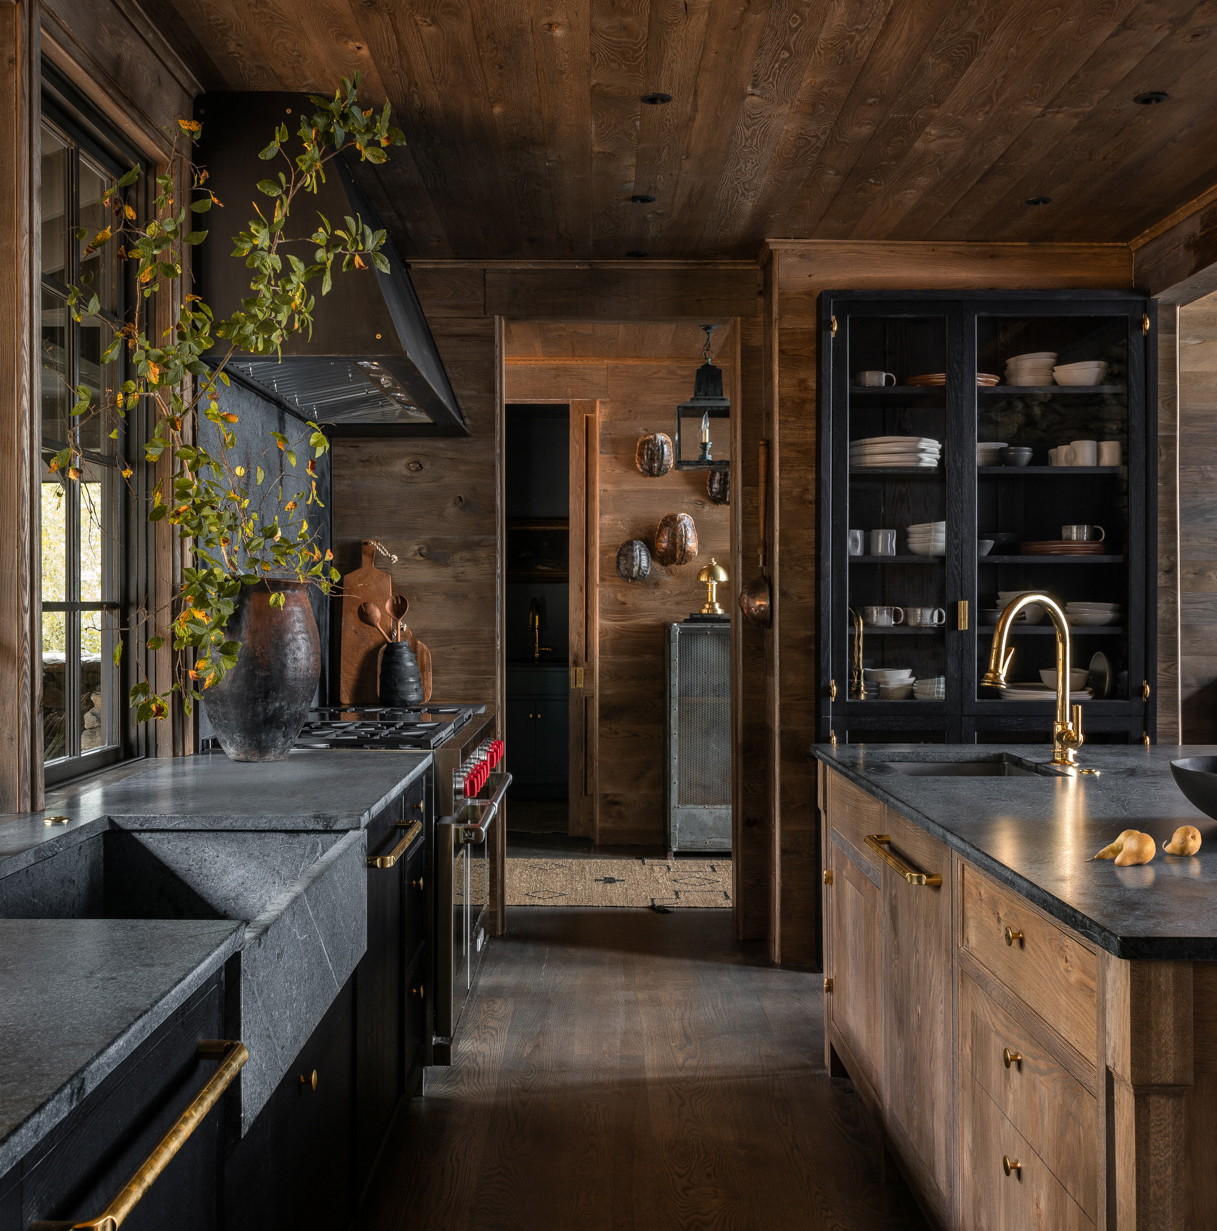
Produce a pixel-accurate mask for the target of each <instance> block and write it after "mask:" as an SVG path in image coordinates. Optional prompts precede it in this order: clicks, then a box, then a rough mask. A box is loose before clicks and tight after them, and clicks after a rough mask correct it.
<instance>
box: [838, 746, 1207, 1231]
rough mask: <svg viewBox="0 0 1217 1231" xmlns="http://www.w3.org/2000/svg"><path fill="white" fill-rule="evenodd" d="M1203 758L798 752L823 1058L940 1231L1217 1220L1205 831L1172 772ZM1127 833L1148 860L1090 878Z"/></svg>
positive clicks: (971, 750)
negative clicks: (818, 923)
mask: <svg viewBox="0 0 1217 1231" xmlns="http://www.w3.org/2000/svg"><path fill="white" fill-rule="evenodd" d="M1211 751H1212V750H1211V749H1200V748H1140V747H1138V748H1130V747H1114V746H1105V747H1094V748H1090V747H1087V748H1084V749H1083V753H1082V757H1081V760H1082V763H1083V765H1084V766H1086V767H1089V768H1094V769H1098V770H1099V771H1100V774H1099V775H1098V776H1064V775H1059V774H1057V773H1055V772H1053V770H1052V767H1050V766H1048V765H1046V764H1045V763H1046V762H1047V760H1048V754H1047V751H1046V750H1045V749H1044V748H1039V747H1036V746H1029V745H1025V744H1020V745H1016V746H1008V747H1006V746H987V745H986V746H980V745H971V746H964V745H955V746H943V745H905V746H901V745H890V744H885V745H882V746H878V745H876V746H871V747H867V746H866V745H850V746H838V747H836V748H834V747H830V746H817V747H816V748H814V749H813V752H814V754H815V756H816V757H817V758H818V759H819V761H820V762H821V766H820V788H819V804H820V808H821V811H822V814H823V820H824V824H823V826H822V842H823V868H824V882H825V889H824V928H825V933H824V934H825V1035H826V1040H827V1052H828V1062H829V1063H830V1064H831V1065H832V1066H833V1067H834V1068H837V1069H838V1070H840V1069H844V1070H845V1071H847V1072H848V1074H849V1075H850V1077H851V1078H852V1079H853V1080H854V1082H855V1085H856V1086H857V1087H858V1089H859V1090H860V1092H861V1093H862V1095H863V1097H864V1098H865V1099H866V1101H867V1102H868V1104H869V1105H870V1106H871V1108H872V1109H873V1110H874V1112H875V1114H876V1117H877V1119H878V1120H879V1122H880V1125H881V1128H882V1135H883V1139H884V1142H885V1146H886V1148H887V1149H888V1150H889V1151H890V1152H891V1153H892V1154H893V1155H895V1157H896V1158H897V1160H898V1161H899V1163H900V1165H901V1169H902V1171H903V1173H904V1175H905V1177H906V1179H907V1180H908V1181H909V1183H910V1185H911V1186H912V1188H913V1189H914V1191H915V1192H916V1193H917V1194H918V1196H919V1198H920V1199H921V1202H922V1204H923V1205H924V1206H925V1208H926V1209H927V1210H928V1212H929V1213H930V1214H931V1216H932V1217H933V1218H934V1219H935V1220H936V1221H937V1222H938V1223H940V1224H941V1225H942V1226H944V1227H952V1228H959V1229H960V1231H979V1229H980V1228H987V1227H994V1228H1003V1229H1004V1228H1019V1229H1021V1228H1043V1229H1044V1231H1065V1229H1070V1228H1077V1229H1079V1231H1086V1229H1088V1228H1092V1227H1106V1228H1120V1229H1121V1231H1123V1229H1128V1231H1132V1229H1133V1228H1136V1229H1137V1231H1142V1229H1145V1228H1153V1229H1155V1231H1157V1229H1159V1228H1161V1229H1163V1231H1165V1229H1167V1228H1169V1229H1172V1231H1182V1229H1183V1228H1198V1227H1202V1226H1210V1225H1217V1172H1215V1171H1214V1169H1213V1168H1212V1166H1211V1163H1210V1162H1209V1160H1208V1156H1207V1150H1208V1143H1209V1139H1210V1137H1211V1133H1212V1130H1213V1127H1214V1126H1217V963H1215V962H1213V961H1212V959H1213V958H1215V957H1217V892H1215V891H1217V823H1214V822H1213V821H1211V820H1209V818H1207V817H1205V816H1203V815H1201V814H1199V813H1198V812H1197V811H1196V810H1195V809H1194V808H1193V807H1192V806H1191V805H1190V804H1189V803H1188V802H1187V801H1186V800H1185V799H1184V797H1183V796H1182V794H1181V793H1180V792H1179V790H1178V789H1177V788H1176V786H1175V785H1174V782H1173V780H1172V778H1171V776H1170V767H1169V762H1170V760H1172V759H1174V758H1176V757H1181V756H1188V755H1201V754H1203V753H1206V752H1211ZM961 763H963V764H962V766H961ZM1181 824H1194V825H1196V826H1197V827H1198V828H1199V829H1200V831H1201V833H1202V834H1203V835H1204V837H1205V839H1206V842H1207V843H1208V844H1209V845H1206V846H1204V847H1202V848H1201V850H1200V853H1199V854H1198V855H1197V856H1194V857H1191V858H1175V857H1172V856H1167V855H1164V854H1163V853H1162V852H1161V849H1160V847H1161V843H1162V841H1164V840H1165V839H1166V838H1168V837H1169V836H1170V835H1171V833H1172V832H1173V830H1174V829H1175V828H1176V827H1177V826H1178V825H1181ZM1127 828H1135V829H1142V830H1145V831H1146V832H1148V833H1150V834H1152V835H1153V836H1154V838H1155V840H1156V842H1157V843H1158V846H1159V851H1158V854H1157V856H1156V858H1155V859H1154V860H1153V862H1152V863H1150V864H1147V865H1143V866H1137V867H1127V868H1117V867H1115V866H1114V865H1113V864H1112V863H1111V862H1108V861H1102V862H1093V861H1091V859H1090V857H1091V856H1092V855H1093V854H1094V853H1095V852H1096V851H1097V850H1099V848H1100V847H1102V846H1105V845H1106V844H1107V843H1108V842H1110V841H1111V840H1112V839H1114V838H1115V837H1116V836H1117V835H1118V834H1119V833H1120V832H1121V831H1122V830H1124V829H1127Z"/></svg>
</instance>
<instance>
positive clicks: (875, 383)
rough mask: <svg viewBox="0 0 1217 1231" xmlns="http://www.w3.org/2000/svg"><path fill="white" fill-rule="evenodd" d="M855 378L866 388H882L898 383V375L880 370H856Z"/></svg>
mask: <svg viewBox="0 0 1217 1231" xmlns="http://www.w3.org/2000/svg"><path fill="white" fill-rule="evenodd" d="M854 380H855V381H856V382H857V383H858V384H859V385H861V386H862V387H863V388H865V389H875V388H881V387H883V386H885V385H894V384H895V383H896V377H895V376H894V375H893V374H892V373H891V372H879V371H866V372H855V373H854Z"/></svg>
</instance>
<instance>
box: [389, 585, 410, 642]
mask: <svg viewBox="0 0 1217 1231" xmlns="http://www.w3.org/2000/svg"><path fill="white" fill-rule="evenodd" d="M409 610H410V600H409V599H408V598H407V597H406V596H405V595H404V594H391V595H390V596H389V619H391V620H392V621H393V640H394V641H400V640H401V639H402V631H401V630H402V626H403V625H404V624H405V622H406V612H407V611H409Z"/></svg>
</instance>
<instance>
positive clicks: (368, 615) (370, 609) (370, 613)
mask: <svg viewBox="0 0 1217 1231" xmlns="http://www.w3.org/2000/svg"><path fill="white" fill-rule="evenodd" d="M359 618H360V619H361V620H362V621H363V622H364V623H365V624H366V625H367V626H368V627H369V628H374V629H375V630H376V631H377V632H378V633H379V634H380V635H381V636H382V637H383V638H384V639H385V642H386V643H388V642H389V634H388V633H386V632H385V630H384V629H383V628H381V626H380V608H379V607H377V606H376V604H375V603H360V604H359Z"/></svg>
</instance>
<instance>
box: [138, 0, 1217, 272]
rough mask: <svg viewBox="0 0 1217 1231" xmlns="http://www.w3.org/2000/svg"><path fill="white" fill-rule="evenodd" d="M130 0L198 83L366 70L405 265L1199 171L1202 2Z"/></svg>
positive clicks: (559, 255)
mask: <svg viewBox="0 0 1217 1231" xmlns="http://www.w3.org/2000/svg"><path fill="white" fill-rule="evenodd" d="M140 2H141V3H142V5H143V7H144V8H145V9H146V10H148V12H149V13H150V14H151V15H153V16H154V18H156V19H157V20H158V21H160V22H161V24H162V25H163V26H165V27H167V28H168V29H169V31H170V34H171V37H172V38H173V41H174V42H175V43H177V44H178V45H179V46H180V47H181V48H182V51H183V54H184V55H185V56H186V57H187V58H188V59H189V60H190V61H191V62H192V63H193V65H194V67H195V68H196V70H197V71H198V73H199V75H200V77H201V79H203V80H204V81H205V82H206V83H207V84H208V85H209V86H210V87H212V88H229V89H258V90H263V89H318V90H321V89H328V88H331V87H332V86H333V85H334V84H335V79H336V78H337V77H338V76H339V75H340V74H342V73H350V72H353V71H355V70H356V69H358V70H359V71H360V72H362V74H363V78H364V82H365V86H366V93H367V94H368V96H369V97H375V98H378V99H379V98H383V97H388V98H389V99H390V100H391V101H392V103H393V105H394V107H395V109H396V111H397V114H398V120H399V122H400V124H401V126H402V127H403V129H404V130H405V132H406V135H407V137H408V139H409V142H410V145H409V150H408V151H394V155H393V160H392V162H391V164H390V165H389V166H388V167H387V168H384V169H382V170H381V171H380V172H378V174H379V176H380V185H381V188H382V189H383V191H380V192H377V193H376V196H377V198H378V204H379V205H380V207H381V208H382V209H383V213H384V219H385V222H386V223H387V224H388V225H389V226H390V227H391V228H392V229H393V231H394V234H395V236H396V238H397V240H398V242H399V244H400V245H401V246H402V248H403V249H404V251H405V252H406V253H407V255H409V256H414V257H432V258H444V257H458V258H465V259H491V258H511V259H524V260H528V259H538V260H552V259H576V260H586V259H618V258H622V257H625V256H626V255H628V254H646V255H649V256H651V257H656V258H660V257H664V258H677V257H681V258H689V257H694V258H711V257H752V256H754V255H755V254H756V252H757V250H758V247H759V245H760V243H761V241H762V240H764V239H900V240H931V241H942V240H1042V239H1055V240H1085V241H1096V240H1097V241H1126V240H1131V239H1133V238H1134V237H1136V236H1137V235H1138V234H1139V233H1141V232H1142V231H1143V230H1145V229H1146V228H1147V227H1149V226H1151V225H1152V224H1153V223H1155V222H1156V221H1158V220H1159V219H1161V218H1162V217H1163V216H1164V215H1166V214H1167V213H1169V212H1170V211H1172V210H1174V209H1176V208H1178V207H1179V206H1181V205H1183V204H1184V203H1186V202H1187V201H1188V200H1190V199H1192V198H1193V197H1195V196H1196V195H1198V194H1199V193H1201V192H1202V191H1203V190H1205V189H1207V188H1209V187H1210V186H1211V185H1213V184H1214V183H1215V182H1217V107H1214V106H1213V105H1212V100H1213V98H1214V96H1215V95H1217V45H1215V38H1217V4H1215V3H1214V0H1204V2H1203V3H1195V2H1194V0H1191V2H1186V3H1185V2H1183V0H140ZM654 91H662V92H664V93H667V94H670V95H671V96H672V101H671V102H670V103H668V104H666V105H659V106H654V105H647V104H645V103H644V102H642V101H641V96H642V95H644V94H647V93H649V92H654ZM1150 91H1163V92H1165V93H1166V94H1168V95H1169V97H1168V98H1167V99H1166V101H1164V102H1162V103H1160V104H1158V105H1141V104H1138V103H1136V102H1134V101H1133V100H1134V98H1135V97H1136V96H1138V95H1142V94H1145V93H1147V92H1150ZM637 195H641V196H646V197H653V198H654V200H653V201H646V202H635V201H632V200H631V197H633V196H637ZM1038 197H1050V198H1051V203H1050V204H1045V205H1028V204H1026V202H1027V201H1028V200H1030V199H1034V198H1038Z"/></svg>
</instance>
